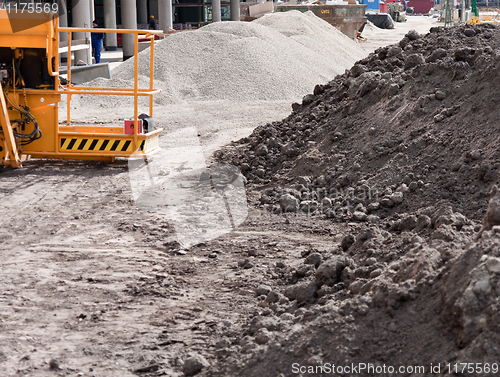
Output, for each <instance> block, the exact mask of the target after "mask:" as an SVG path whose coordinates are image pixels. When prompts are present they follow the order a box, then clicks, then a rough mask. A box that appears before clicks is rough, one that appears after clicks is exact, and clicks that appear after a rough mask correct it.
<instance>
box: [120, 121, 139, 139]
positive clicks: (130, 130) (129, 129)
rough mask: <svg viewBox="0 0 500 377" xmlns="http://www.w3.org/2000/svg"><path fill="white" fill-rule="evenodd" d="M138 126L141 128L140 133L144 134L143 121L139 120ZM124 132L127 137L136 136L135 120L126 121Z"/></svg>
mask: <svg viewBox="0 0 500 377" xmlns="http://www.w3.org/2000/svg"><path fill="white" fill-rule="evenodd" d="M137 126H138V127H139V133H140V134H142V133H143V129H142V119H137ZM123 132H124V133H125V134H126V135H133V134H134V120H133V119H125V127H123Z"/></svg>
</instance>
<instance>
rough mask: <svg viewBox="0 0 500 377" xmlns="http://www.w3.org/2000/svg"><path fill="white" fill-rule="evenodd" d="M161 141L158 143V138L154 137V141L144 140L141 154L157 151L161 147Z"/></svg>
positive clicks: (140, 147)
mask: <svg viewBox="0 0 500 377" xmlns="http://www.w3.org/2000/svg"><path fill="white" fill-rule="evenodd" d="M159 145H160V144H159V141H158V137H153V138H152V139H147V140H143V141H142V143H141V145H140V146H139V151H141V152H144V151H146V152H149V151H151V150H153V149H156V148H158V147H159Z"/></svg>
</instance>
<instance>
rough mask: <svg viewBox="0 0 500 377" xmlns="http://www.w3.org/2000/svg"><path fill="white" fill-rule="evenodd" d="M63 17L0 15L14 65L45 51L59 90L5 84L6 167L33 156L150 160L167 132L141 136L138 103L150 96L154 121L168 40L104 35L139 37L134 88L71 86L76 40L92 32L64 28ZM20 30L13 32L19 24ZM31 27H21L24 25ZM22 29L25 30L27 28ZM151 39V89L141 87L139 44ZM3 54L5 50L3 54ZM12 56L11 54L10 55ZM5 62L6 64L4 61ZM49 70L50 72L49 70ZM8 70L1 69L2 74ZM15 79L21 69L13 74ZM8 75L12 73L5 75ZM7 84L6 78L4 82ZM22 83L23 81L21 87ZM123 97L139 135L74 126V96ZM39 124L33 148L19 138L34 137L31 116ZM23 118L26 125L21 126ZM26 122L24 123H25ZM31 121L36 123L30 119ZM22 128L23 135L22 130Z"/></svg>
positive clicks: (0, 150) (146, 33)
mask: <svg viewBox="0 0 500 377" xmlns="http://www.w3.org/2000/svg"><path fill="white" fill-rule="evenodd" d="M58 21H59V20H58V17H57V15H56V14H53V13H41V14H36V13H27V12H24V14H23V12H21V11H17V12H16V14H15V15H11V14H8V13H7V10H5V9H0V50H1V51H3V52H4V53H6V54H12V55H13V56H14V57H15V59H17V60H14V58H13V59H12V61H13V62H12V64H13V65H14V61H21V60H22V59H23V57H24V56H25V55H26V56H27V55H29V54H33V51H35V52H37V51H38V52H39V53H41V54H42V55H43V53H42V52H41V51H45V57H44V58H43V60H44V61H46V66H47V67H46V69H47V72H48V74H49V75H50V76H51V77H52V79H51V80H52V82H53V85H50V87H47V85H45V87H44V86H43V85H38V86H37V87H35V88H30V87H27V86H25V85H24V82H23V83H22V85H16V82H19V79H15V78H14V79H13V80H12V78H11V81H10V82H12V83H13V84H12V85H6V86H4V87H2V85H1V81H0V107H1V112H2V114H0V167H2V166H6V165H7V166H12V167H19V166H21V161H22V160H23V158H26V157H27V156H32V157H36V158H58V159H76V160H81V159H84V160H109V161H112V160H114V159H115V158H116V157H129V156H131V155H132V154H134V156H143V157H147V156H149V155H151V154H152V153H154V152H156V151H157V150H158V148H159V142H158V139H159V134H160V132H161V131H162V129H155V130H154V131H152V132H148V133H141V132H140V131H139V126H138V98H139V97H140V96H149V116H150V117H152V116H153V95H154V94H157V93H159V92H160V90H156V89H154V88H153V60H154V37H155V35H159V34H161V35H163V32H162V31H159V30H125V29H99V32H102V33H129V34H133V35H134V37H135V38H134V57H133V59H134V87H133V88H93V87H83V86H74V85H72V84H71V59H70V58H69V57H71V40H72V34H73V33H74V32H92V31H95V29H88V28H60V27H59V23H58ZM14 22H15V23H16V28H15V29H16V30H13V29H14V28H13V25H14V24H13V23H14ZM23 22H24V23H25V27H20V26H19V25H20V24H19V23H23ZM21 25H22V24H21ZM60 32H66V33H67V34H68V41H69V42H68V71H67V73H68V80H67V84H65V85H62V84H61V81H60V79H59V33H60ZM139 39H149V40H150V41H151V47H150V83H149V88H145V89H143V88H139V87H138V50H139V48H138V41H139ZM2 48H3V50H2ZM8 49H10V50H12V52H10V50H8ZM4 60H5V58H4ZM44 69H45V68H44ZM1 70H2V67H0V71H1ZM13 71H14V72H13V74H14V75H15V69H14V70H13ZM4 72H5V74H7V72H8V70H5V71H4ZM0 78H1V77H0ZM16 80H17V81H16ZM74 94H85V95H120V96H132V97H133V99H134V118H133V119H134V132H133V134H125V133H124V129H123V125H120V126H117V127H105V126H104V127H101V126H82V125H78V124H75V125H73V124H72V123H71V96H72V95H74ZM61 95H66V96H67V120H66V124H59V114H58V110H59V102H60V100H61ZM28 112H29V114H31V115H29V114H28V116H29V117H30V116H32V117H33V118H34V119H36V123H37V124H38V128H39V131H40V132H41V134H40V135H41V136H40V137H39V138H38V139H35V140H29V142H27V141H26V140H24V142H23V139H22V138H21V137H20V136H19V135H21V134H23V135H26V134H27V133H29V132H32V131H33V129H34V127H35V125H34V124H33V122H30V120H29V119H26V113H28ZM19 118H21V122H20V121H19ZM23 118H24V120H23ZM30 119H31V118H30ZM21 128H22V130H21Z"/></svg>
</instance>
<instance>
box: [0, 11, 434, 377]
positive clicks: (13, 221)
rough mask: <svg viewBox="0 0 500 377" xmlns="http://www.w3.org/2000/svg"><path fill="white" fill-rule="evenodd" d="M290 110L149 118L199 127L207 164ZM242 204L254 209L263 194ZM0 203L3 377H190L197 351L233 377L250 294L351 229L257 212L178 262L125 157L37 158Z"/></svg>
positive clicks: (7, 186)
mask: <svg viewBox="0 0 500 377" xmlns="http://www.w3.org/2000/svg"><path fill="white" fill-rule="evenodd" d="M432 26H435V21H433V20H431V19H429V18H424V17H409V18H408V21H407V23H405V24H401V25H400V24H398V25H397V29H395V30H387V31H380V32H378V33H377V32H372V33H371V34H369V33H368V34H367V38H368V40H367V41H366V42H360V43H361V45H362V46H363V43H364V45H365V46H366V48H367V49H369V50H374V49H375V48H376V47H379V46H382V45H388V44H391V43H396V42H398V41H399V40H400V39H401V38H402V37H403V36H404V35H405V34H406V33H407V32H408V30H410V29H416V30H417V31H419V32H420V33H425V32H427V31H428V30H429V28H430V27H432ZM105 57H106V55H105V54H104V59H105ZM332 79H333V77H332ZM130 112H131V109H115V110H114V111H107V112H106V113H105V114H102V113H99V111H98V110H97V109H96V111H95V113H88V112H86V113H80V114H79V113H78V109H76V110H75V111H74V113H75V121H76V119H79V120H80V121H82V122H84V123H87V124H92V123H95V124H100V123H113V122H121V121H122V119H123V118H124V117H128V116H130ZM290 112H291V103H289V101H281V102H279V101H275V102H264V101H259V102H248V103H244V104H243V103H242V104H238V107H237V108H235V107H234V105H233V104H227V103H225V102H223V101H220V102H198V103H184V104H175V105H168V106H159V107H157V108H156V109H155V116H154V117H155V119H156V122H157V125H158V126H159V127H163V128H164V129H165V131H164V135H166V134H168V132H170V131H175V130H178V129H181V128H185V127H193V126H194V127H196V128H197V130H198V133H199V135H200V140H201V143H202V145H203V148H204V153H205V156H206V157H207V159H208V158H210V156H211V154H212V153H213V152H214V151H215V150H217V149H218V148H219V147H221V146H224V145H226V144H228V143H229V142H231V141H234V140H237V139H239V138H241V137H244V136H247V135H249V134H250V133H251V132H252V130H253V129H254V128H255V127H257V126H259V125H263V124H266V123H268V122H272V121H278V120H281V119H283V118H285V117H286V116H287V115H288V114H290ZM247 195H248V201H249V203H254V202H256V201H257V200H258V198H259V197H260V194H259V196H257V194H256V193H254V192H252V191H251V190H249V191H247ZM0 208H1V218H0V245H1V250H2V258H1V260H0V375H1V376H9V377H10V376H12V377H13V376H19V377H21V376H30V377H41V376H44V377H45V376H88V377H90V376H95V377H102V376H105V377H115V376H116V377H122V376H137V375H142V376H162V375H165V376H182V375H185V374H189V373H190V372H189V371H187V370H186V366H185V361H186V360H188V359H189V358H190V357H195V358H197V357H198V358H199V356H203V357H204V358H205V359H206V361H207V363H208V364H210V365H212V366H215V369H211V368H212V367H208V366H204V368H203V370H202V372H201V373H202V374H207V375H228V376H229V375H231V374H230V372H228V373H226V374H224V373H223V372H220V373H221V374H218V373H219V372H217V370H218V369H217V368H218V367H217V365H223V364H224V360H225V357H229V355H224V354H223V353H222V352H219V353H218V351H220V350H224V349H229V348H228V347H224V344H223V343H222V344H221V341H222V342H224V339H227V338H228V337H230V336H231V337H232V338H237V337H238V336H241V338H242V339H243V338H244V337H245V336H246V335H245V333H244V331H243V330H242V329H243V328H244V326H245V324H247V323H248V321H249V314H250V313H255V312H259V311H260V310H261V306H259V302H258V301H257V300H256V293H255V289H256V288H257V287H258V286H259V285H262V284H267V282H268V281H272V280H273V279H275V278H276V276H274V275H275V273H274V272H273V271H274V270H273V269H274V266H275V265H276V263H277V262H280V263H282V264H283V265H290V264H294V263H295V262H296V261H297V260H298V259H300V258H302V257H303V255H304V252H305V251H308V250H317V251H318V250H319V251H322V250H329V249H333V248H336V247H337V246H338V245H339V242H341V240H342V238H343V237H344V235H345V234H346V233H349V232H350V230H351V228H352V224H349V223H336V222H332V221H330V220H328V219H324V218H319V217H311V216H307V215H306V214H304V215H292V216H288V217H285V216H283V215H278V214H269V213H264V212H262V210H261V209H259V208H257V207H254V206H253V205H250V207H249V216H248V219H247V220H246V221H245V222H244V224H243V225H241V226H240V227H238V229H237V230H236V231H234V232H232V233H229V234H227V235H224V236H221V237H219V238H217V239H215V240H212V241H209V242H206V243H203V244H200V245H197V246H194V247H192V248H190V249H189V250H187V251H186V253H179V247H178V244H177V243H176V236H175V232H174V228H173V226H172V223H171V221H170V220H169V219H168V218H167V217H166V216H165V215H164V214H162V213H155V212H148V211H142V210H141V208H138V207H137V206H136V205H135V203H134V200H133V198H132V193H131V189H130V182H129V171H128V164H127V162H126V161H116V162H114V163H98V162H75V161H48V160H31V161H28V162H26V163H25V164H24V166H23V168H21V169H17V170H12V169H4V171H3V172H2V173H0ZM249 263H250V265H251V267H252V268H248V266H249ZM238 334H240V335H238ZM199 359H200V360H201V361H200V362H201V363H202V364H203V363H204V362H205V360H203V359H201V358H199ZM191 360H193V359H191ZM417 361H418V360H417ZM256 362H258V360H257V361H256ZM194 364H196V363H194ZM291 368H292V366H291V365H290V366H288V367H283V370H282V371H281V373H282V375H283V376H289V375H293V373H292V369H291ZM195 369H196V368H195ZM200 369H201V368H200ZM243 375H245V373H243ZM267 375H269V376H273V377H274V376H276V377H277V376H278V375H279V374H275V373H274V372H272V373H270V374H267ZM267 375H266V376H267Z"/></svg>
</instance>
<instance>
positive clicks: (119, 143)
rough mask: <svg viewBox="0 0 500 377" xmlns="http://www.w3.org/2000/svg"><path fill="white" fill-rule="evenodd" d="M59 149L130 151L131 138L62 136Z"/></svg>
mask: <svg viewBox="0 0 500 377" xmlns="http://www.w3.org/2000/svg"><path fill="white" fill-rule="evenodd" d="M61 150H65V151H107V152H115V151H118V152H132V141H131V140H120V139H73V138H71V139H70V138H62V139H61Z"/></svg>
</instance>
